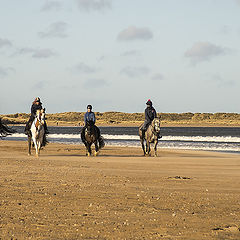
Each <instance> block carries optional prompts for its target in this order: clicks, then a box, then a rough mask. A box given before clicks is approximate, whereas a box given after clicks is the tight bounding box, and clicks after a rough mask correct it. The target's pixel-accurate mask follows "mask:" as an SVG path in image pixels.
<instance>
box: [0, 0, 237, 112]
mask: <svg viewBox="0 0 240 240" xmlns="http://www.w3.org/2000/svg"><path fill="white" fill-rule="evenodd" d="M0 6H1V8H0V83H1V84H0V114H10V113H21V112H25V113H29V112H30V108H31V104H32V102H33V100H34V98H35V97H40V98H41V101H42V103H43V106H44V107H45V108H46V111H47V113H56V112H70V111H77V112H84V111H86V106H87V105H88V104H92V105H93V111H96V112H107V111H119V112H132V113H133V112H143V111H144V109H145V107H146V101H147V100H148V99H151V100H152V102H153V106H154V107H155V109H156V110H157V112H176V113H182V112H193V113H195V112H210V113H215V112H236V113H240V104H239V103H240V94H239V93H240V0H202V1H198V0H21V1H20V0H0Z"/></svg>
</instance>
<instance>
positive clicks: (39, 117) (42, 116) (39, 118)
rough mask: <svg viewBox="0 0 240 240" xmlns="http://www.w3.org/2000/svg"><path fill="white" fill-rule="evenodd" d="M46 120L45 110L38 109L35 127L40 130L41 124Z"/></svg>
mask: <svg viewBox="0 0 240 240" xmlns="http://www.w3.org/2000/svg"><path fill="white" fill-rule="evenodd" d="M44 121H45V112H44V111H42V110H39V111H37V113H36V120H35V124H34V125H35V127H36V130H40V128H41V126H43V125H44Z"/></svg>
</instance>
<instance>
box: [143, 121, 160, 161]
mask: <svg viewBox="0 0 240 240" xmlns="http://www.w3.org/2000/svg"><path fill="white" fill-rule="evenodd" d="M142 126H143V124H142V125H141V126H140V127H139V136H140V141H141V144H142V149H143V153H144V156H146V155H150V151H151V148H150V144H151V143H154V156H155V157H156V156H157V144H158V138H159V134H160V119H159V118H154V119H153V121H152V123H151V124H150V125H149V127H148V129H147V131H146V132H145V136H144V137H143V136H142V130H141V129H142ZM144 141H146V149H145V146H144Z"/></svg>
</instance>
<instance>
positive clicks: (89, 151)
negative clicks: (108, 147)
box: [87, 143, 92, 157]
mask: <svg viewBox="0 0 240 240" xmlns="http://www.w3.org/2000/svg"><path fill="white" fill-rule="evenodd" d="M87 151H88V153H87V155H88V156H89V157H90V156H91V154H92V149H91V144H90V143H87Z"/></svg>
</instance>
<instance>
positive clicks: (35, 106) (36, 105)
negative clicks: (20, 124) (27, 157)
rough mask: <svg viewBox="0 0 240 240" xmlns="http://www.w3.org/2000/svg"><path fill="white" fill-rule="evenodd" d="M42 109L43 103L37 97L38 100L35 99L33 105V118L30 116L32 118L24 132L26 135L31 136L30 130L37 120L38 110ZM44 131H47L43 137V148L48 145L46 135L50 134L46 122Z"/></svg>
mask: <svg viewBox="0 0 240 240" xmlns="http://www.w3.org/2000/svg"><path fill="white" fill-rule="evenodd" d="M41 109H42V103H41V101H40V98H39V97H37V98H35V100H34V101H33V103H32V107H31V116H30V118H29V120H28V122H27V124H26V127H25V130H24V132H25V134H26V135H28V136H31V131H30V129H31V126H32V123H33V121H34V119H35V117H36V112H37V110H41ZM44 130H45V131H44V132H45V133H44V136H43V143H42V146H45V145H46V143H47V139H46V135H47V134H48V133H49V132H48V129H47V124H46V122H44Z"/></svg>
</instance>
